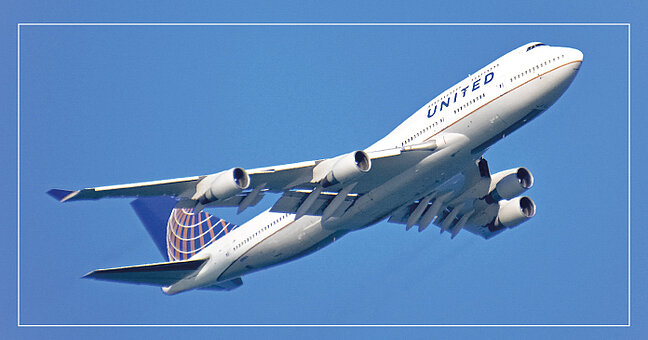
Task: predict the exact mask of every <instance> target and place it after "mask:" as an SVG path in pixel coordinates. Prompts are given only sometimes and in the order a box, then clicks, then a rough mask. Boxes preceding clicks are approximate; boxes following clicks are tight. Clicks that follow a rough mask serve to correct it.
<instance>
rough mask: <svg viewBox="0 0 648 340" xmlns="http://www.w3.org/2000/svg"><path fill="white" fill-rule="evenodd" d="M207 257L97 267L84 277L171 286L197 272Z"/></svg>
mask: <svg viewBox="0 0 648 340" xmlns="http://www.w3.org/2000/svg"><path fill="white" fill-rule="evenodd" d="M205 261H207V259H200V260H191V261H177V262H162V263H153V264H144V265H139V266H130V267H117V268H108V269H97V270H95V271H92V272H90V273H88V274H86V275H85V276H83V277H84V278H89V279H97V280H104V281H116V282H125V283H135V284H146V285H153V286H170V285H172V284H174V283H176V282H178V281H180V280H182V279H183V278H185V277H187V276H188V275H189V274H191V273H193V272H195V271H196V270H198V269H199V268H200V266H202V265H203V263H205Z"/></svg>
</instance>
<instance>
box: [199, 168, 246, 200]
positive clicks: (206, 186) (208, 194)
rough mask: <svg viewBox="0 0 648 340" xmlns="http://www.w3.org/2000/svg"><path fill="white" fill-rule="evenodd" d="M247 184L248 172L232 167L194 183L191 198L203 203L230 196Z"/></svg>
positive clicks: (244, 187)
mask: <svg viewBox="0 0 648 340" xmlns="http://www.w3.org/2000/svg"><path fill="white" fill-rule="evenodd" d="M249 186H250V176H249V175H248V173H247V172H246V171H245V170H244V169H242V168H233V169H230V170H225V171H221V172H219V173H216V174H212V175H208V176H206V177H205V178H203V179H202V180H201V181H200V182H198V185H196V194H195V195H194V196H193V197H192V199H193V200H197V201H198V202H200V204H203V205H205V204H207V203H211V202H214V201H218V200H224V199H227V198H230V197H232V196H234V195H236V194H238V193H240V192H241V191H243V190H244V189H247V188H248V187H249Z"/></svg>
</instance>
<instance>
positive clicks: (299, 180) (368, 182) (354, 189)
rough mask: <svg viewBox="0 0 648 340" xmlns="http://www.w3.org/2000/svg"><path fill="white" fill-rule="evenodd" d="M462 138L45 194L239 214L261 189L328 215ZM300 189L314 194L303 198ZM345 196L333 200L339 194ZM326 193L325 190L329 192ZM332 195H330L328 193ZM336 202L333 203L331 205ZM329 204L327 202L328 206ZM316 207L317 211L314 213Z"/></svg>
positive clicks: (291, 205) (284, 206)
mask: <svg viewBox="0 0 648 340" xmlns="http://www.w3.org/2000/svg"><path fill="white" fill-rule="evenodd" d="M465 141H466V137H465V136H463V135H458V134H448V135H445V136H443V137H442V138H440V139H439V141H438V142H437V141H436V140H430V141H427V142H425V143H423V144H417V145H409V146H404V147H401V148H393V149H389V150H379V151H368V152H365V151H354V152H350V153H347V154H343V155H340V156H337V157H333V158H329V159H323V160H314V161H306V162H300V163H292V164H285V165H279V166H273V167H264V168H256V169H249V170H247V171H246V170H244V169H242V168H232V169H229V170H225V171H221V172H219V173H215V174H210V175H204V176H193V177H185V178H176V179H168V180H161V181H151V182H140V183H131V184H122V185H111V186H102V187H96V188H86V189H82V190H78V191H69V190H61V189H52V190H50V191H49V192H48V194H49V195H51V196H52V197H54V198H56V199H57V200H59V201H61V202H66V201H76V200H92V199H100V198H107V197H146V196H171V197H174V198H176V199H178V205H177V207H179V208H193V209H195V210H196V211H198V212H199V211H201V210H202V209H203V208H204V207H223V206H230V207H236V206H238V210H239V212H241V211H243V210H244V209H246V208H247V207H249V206H254V205H255V204H256V203H257V202H259V201H260V200H261V198H262V197H263V195H264V193H265V192H276V193H283V194H284V197H283V198H282V200H281V201H280V202H278V205H277V206H276V207H275V208H276V209H278V211H292V210H295V202H298V201H299V200H301V203H302V204H300V205H299V206H298V209H297V211H296V212H297V215H303V214H305V213H309V214H310V213H314V214H318V212H317V211H316V210H317V209H318V208H321V209H322V211H321V212H319V213H325V212H326V215H330V216H332V210H336V211H337V210H338V209H337V208H338V206H342V207H344V205H346V204H347V203H348V202H349V201H351V200H352V199H351V198H350V197H352V196H348V195H362V194H365V193H367V192H369V191H371V190H373V189H375V188H376V187H378V186H380V185H382V184H384V183H385V182H386V181H388V180H390V179H392V178H395V177H397V176H399V175H401V174H402V173H403V172H404V171H406V170H407V169H409V168H411V167H413V166H415V165H416V164H417V163H418V162H420V161H421V160H422V159H424V158H425V157H427V156H429V155H430V154H432V153H435V152H437V151H439V150H441V149H443V148H445V147H447V146H448V145H454V146H456V147H458V146H460V145H461V144H462V143H465ZM300 190H306V191H309V192H313V194H312V195H308V197H304V195H303V194H302V193H299V191H300ZM340 192H343V193H344V194H345V195H343V196H344V197H342V196H341V198H340V199H337V200H335V199H334V196H335V195H336V194H337V193H340ZM327 193H329V194H327ZM331 194H332V195H331ZM323 200H324V201H325V200H328V201H329V203H331V204H332V205H333V206H334V207H335V208H336V209H329V210H328V211H324V209H325V208H322V207H326V206H327V205H326V204H315V203H317V202H316V201H323ZM333 203H334V204H333ZM329 206H330V205H329ZM313 209H315V211H312V210H313Z"/></svg>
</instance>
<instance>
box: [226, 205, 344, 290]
mask: <svg viewBox="0 0 648 340" xmlns="http://www.w3.org/2000/svg"><path fill="white" fill-rule="evenodd" d="M332 234H334V232H333V231H330V230H325V229H323V228H322V224H321V218H320V217H319V216H303V217H302V218H300V219H298V220H297V221H294V222H292V223H290V224H288V225H286V226H285V227H284V228H282V229H280V230H279V231H277V232H276V233H274V234H272V235H271V236H269V237H267V238H266V239H264V240H262V241H260V242H259V243H257V244H255V245H254V246H252V247H251V248H250V249H248V250H247V251H246V252H245V253H243V254H242V255H240V256H239V257H238V258H237V259H236V261H234V262H233V263H232V264H231V265H230V266H229V267H228V268H227V269H225V271H223V273H222V274H221V275H220V277H219V281H223V280H229V279H232V278H235V277H240V276H242V275H245V274H248V273H251V272H254V271H257V270H260V269H264V268H267V267H270V266H274V265H277V264H280V263H284V262H288V261H291V260H294V259H297V258H299V257H302V256H305V255H308V254H310V253H312V252H314V251H316V250H318V249H320V248H321V247H323V246H324V245H326V244H328V243H326V244H323V245H321V243H322V241H326V240H327V238H328V237H329V236H331V235H332ZM329 243H330V242H329ZM318 245H321V246H318Z"/></svg>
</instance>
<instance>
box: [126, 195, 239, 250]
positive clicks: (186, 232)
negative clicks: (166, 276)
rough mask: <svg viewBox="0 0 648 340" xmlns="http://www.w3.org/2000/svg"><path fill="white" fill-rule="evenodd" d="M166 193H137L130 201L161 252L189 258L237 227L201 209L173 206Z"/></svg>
mask: <svg viewBox="0 0 648 340" xmlns="http://www.w3.org/2000/svg"><path fill="white" fill-rule="evenodd" d="M177 202H178V201H177V200H176V199H175V198H171V197H168V196H158V197H140V198H138V199H136V200H134V201H133V202H131V205H132V207H133V209H134V210H135V212H136V213H137V216H138V217H139V218H140V220H141V221H142V223H143V224H144V226H145V227H146V230H147V231H148V232H149V234H150V235H151V238H152V239H153V241H154V242H155V245H156V246H157V247H158V249H159V250H160V252H161V253H162V255H163V256H166V258H167V259H168V260H169V261H172V262H173V261H183V260H188V259H189V258H191V257H192V256H193V255H195V254H196V253H198V252H199V251H201V250H203V249H204V248H205V247H207V246H208V245H210V244H211V243H213V242H214V241H216V240H218V239H219V238H221V237H222V236H224V235H226V234H227V233H229V232H231V231H232V230H234V229H236V228H238V225H235V224H231V223H229V222H227V221H225V220H223V219H222V218H218V217H216V216H213V215H211V214H208V213H206V212H204V211H200V212H198V213H196V212H195V211H194V209H187V208H176V205H177Z"/></svg>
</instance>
